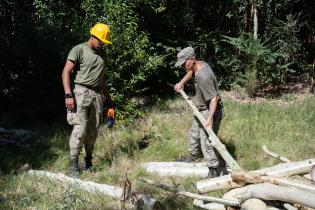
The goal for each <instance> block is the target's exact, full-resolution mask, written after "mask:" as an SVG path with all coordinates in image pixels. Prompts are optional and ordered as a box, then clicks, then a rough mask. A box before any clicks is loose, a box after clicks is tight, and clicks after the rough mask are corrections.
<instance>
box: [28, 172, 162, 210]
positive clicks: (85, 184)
mask: <svg viewBox="0 0 315 210" xmlns="http://www.w3.org/2000/svg"><path fill="white" fill-rule="evenodd" d="M28 174H29V175H31V176H40V177H47V178H49V179H50V180H52V181H55V180H59V181H61V182H63V183H66V184H70V185H72V186H74V187H77V188H80V189H83V190H86V191H89V192H95V193H102V194H104V195H106V196H109V197H112V198H116V199H122V195H123V189H122V188H120V187H115V186H111V185H107V184H98V183H95V182H92V181H84V180H81V179H75V178H71V177H68V176H66V175H64V174H62V173H57V174H56V173H51V172H47V171H35V170H29V171H28ZM129 194H130V196H132V198H136V199H137V205H143V206H145V207H146V208H149V209H159V208H160V202H159V201H157V200H155V199H154V198H151V197H150V196H146V195H143V194H138V193H133V192H130V193H129Z"/></svg>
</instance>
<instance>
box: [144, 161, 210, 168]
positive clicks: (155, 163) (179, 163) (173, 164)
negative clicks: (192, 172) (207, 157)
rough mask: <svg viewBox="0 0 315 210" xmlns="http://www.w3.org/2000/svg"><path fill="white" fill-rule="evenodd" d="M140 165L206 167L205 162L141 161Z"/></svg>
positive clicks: (147, 166)
mask: <svg viewBox="0 0 315 210" xmlns="http://www.w3.org/2000/svg"><path fill="white" fill-rule="evenodd" d="M140 167H142V168H144V169H146V168H157V167H185V168H192V167H207V163H206V162H201V163H185V162H146V163H141V164H140Z"/></svg>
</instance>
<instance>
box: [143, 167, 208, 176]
mask: <svg viewBox="0 0 315 210" xmlns="http://www.w3.org/2000/svg"><path fill="white" fill-rule="evenodd" d="M144 168H145V170H146V171H147V172H150V173H154V174H158V175H159V176H163V177H165V176H166V177H167V176H179V177H201V178H206V177H207V176H208V173H209V168H208V167H204V166H199V167H185V166H169V167H167V166H156V167H153V166H150V167H148V166H146V167H144Z"/></svg>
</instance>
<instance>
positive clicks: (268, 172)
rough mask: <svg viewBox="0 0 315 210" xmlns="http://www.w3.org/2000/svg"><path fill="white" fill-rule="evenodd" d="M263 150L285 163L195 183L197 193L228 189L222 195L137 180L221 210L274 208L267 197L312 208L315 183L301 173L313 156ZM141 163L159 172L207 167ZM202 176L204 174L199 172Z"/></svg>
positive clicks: (313, 162)
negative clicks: (297, 158)
mask: <svg viewBox="0 0 315 210" xmlns="http://www.w3.org/2000/svg"><path fill="white" fill-rule="evenodd" d="M263 150H264V151H265V152H266V154H268V155H269V156H271V157H274V158H277V159H278V160H280V161H282V162H284V163H280V164H278V165H276V166H273V167H269V168H263V169H259V170H255V171H232V173H231V174H228V175H224V176H220V177H216V178H212V179H206V180H202V181H198V182H197V183H196V187H197V191H198V192H199V193H207V192H213V191H219V190H220V191H221V190H229V191H228V192H227V193H226V194H225V195H224V196H223V197H222V198H215V197H210V196H202V195H200V194H194V193H190V192H186V191H183V190H180V189H178V188H174V187H169V186H166V185H163V184H160V183H154V182H152V181H150V180H146V179H140V181H143V182H146V183H149V184H152V185H154V186H157V187H160V188H162V189H164V190H167V191H170V192H173V193H176V194H178V195H182V196H186V197H190V198H194V199H195V200H194V205H195V206H198V207H200V208H204V209H220V210H221V209H226V207H232V209H233V208H235V207H236V208H239V207H240V208H241V209H242V210H249V209H268V210H269V209H277V208H276V207H268V206H267V204H266V201H268V204H270V203H272V201H278V202H279V201H282V203H283V205H284V206H282V207H281V209H283V208H285V209H292V208H295V207H294V206H296V205H299V206H303V207H305V208H306V207H308V208H315V183H314V182H312V181H309V180H307V179H305V178H303V177H302V176H303V175H305V174H308V175H309V176H310V171H311V170H312V168H314V167H315V159H308V160H303V161H298V162H292V161H290V160H289V159H288V158H286V157H284V156H281V155H278V154H276V153H274V152H271V151H270V150H268V148H267V147H266V146H264V147H263ZM141 167H143V168H144V169H146V170H147V171H149V172H154V173H157V174H159V175H162V176H174V175H175V176H193V175H196V174H197V173H196V172H197V171H198V170H200V169H203V170H206V168H207V167H206V166H205V165H204V163H200V164H193V163H172V162H170V163H163V162H156V163H154V162H150V163H145V164H142V165H141ZM183 172H185V173H183ZM199 175H200V174H199ZM202 176H204V175H200V177H202ZM291 204H292V205H291Z"/></svg>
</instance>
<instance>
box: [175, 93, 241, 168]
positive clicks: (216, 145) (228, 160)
mask: <svg viewBox="0 0 315 210" xmlns="http://www.w3.org/2000/svg"><path fill="white" fill-rule="evenodd" d="M180 94H181V95H182V96H183V98H184V99H185V101H186V102H187V103H188V105H189V106H190V108H191V109H192V110H193V112H194V115H195V116H196V117H197V118H198V120H199V121H200V123H201V124H202V125H204V124H205V122H206V120H205V119H204V117H203V116H202V114H201V113H200V112H199V110H198V109H197V107H196V106H195V105H194V104H193V102H192V101H191V100H190V99H189V97H188V96H187V95H186V93H185V92H184V91H183V90H180ZM204 129H205V131H206V132H207V133H208V135H209V139H210V141H211V145H212V146H213V147H214V148H215V149H216V150H217V151H218V152H219V153H220V155H221V157H222V158H223V159H224V160H225V162H226V164H227V165H228V166H229V167H230V168H231V170H233V171H234V170H235V171H238V170H242V168H241V167H240V166H239V165H238V163H237V162H236V161H235V160H234V159H233V157H232V156H231V155H230V153H229V152H228V151H227V149H226V147H225V145H224V144H222V143H221V141H220V140H219V138H218V137H217V136H216V135H215V134H214V133H213V131H212V130H211V129H210V128H204Z"/></svg>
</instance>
